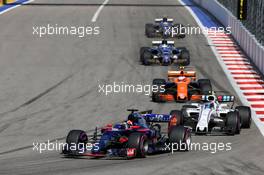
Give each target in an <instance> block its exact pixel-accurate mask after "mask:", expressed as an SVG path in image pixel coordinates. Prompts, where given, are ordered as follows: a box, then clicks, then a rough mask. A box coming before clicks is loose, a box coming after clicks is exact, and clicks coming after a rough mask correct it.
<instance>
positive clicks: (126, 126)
mask: <svg viewBox="0 0 264 175" xmlns="http://www.w3.org/2000/svg"><path fill="white" fill-rule="evenodd" d="M128 111H130V112H131V113H130V114H129V115H128V117H127V120H125V121H123V122H120V123H116V124H114V125H111V124H108V125H106V126H105V127H102V128H101V129H100V130H101V131H100V133H98V129H97V128H96V129H95V132H94V134H93V135H87V134H86V132H85V131H82V130H71V131H70V132H69V133H68V136H67V138H66V145H65V146H64V148H63V152H62V153H63V154H64V155H66V156H91V157H94V158H101V157H124V158H134V157H146V155H148V154H154V153H159V152H164V151H165V152H168V151H171V150H170V149H174V150H184V151H188V149H189V146H190V144H191V130H190V129H189V128H187V127H184V126H183V125H181V124H182V122H183V119H182V116H181V114H180V113H178V112H177V111H172V112H171V114H153V113H152V110H149V111H143V112H137V111H138V110H136V109H128ZM159 123H168V124H167V126H168V128H167V129H165V130H166V131H163V130H162V129H161V125H160V124H159ZM170 146H172V147H170ZM168 148H169V149H168Z"/></svg>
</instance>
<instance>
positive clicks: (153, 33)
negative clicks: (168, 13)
mask: <svg viewBox="0 0 264 175" xmlns="http://www.w3.org/2000/svg"><path fill="white" fill-rule="evenodd" d="M145 34H146V36H147V37H148V38H155V37H162V38H169V37H171V38H174V37H175V38H185V33H184V31H183V25H182V24H174V23H173V19H171V18H167V17H163V18H157V19H155V24H151V23H147V24H146V25H145Z"/></svg>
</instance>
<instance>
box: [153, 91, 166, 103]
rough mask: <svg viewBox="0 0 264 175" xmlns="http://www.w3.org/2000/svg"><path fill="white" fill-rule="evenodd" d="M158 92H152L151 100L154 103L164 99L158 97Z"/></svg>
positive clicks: (161, 101) (162, 101)
mask: <svg viewBox="0 0 264 175" xmlns="http://www.w3.org/2000/svg"><path fill="white" fill-rule="evenodd" d="M160 94H162V93H160V92H153V93H152V97H151V98H152V101H153V102H156V103H164V102H165V101H164V100H163V99H162V98H161V97H160Z"/></svg>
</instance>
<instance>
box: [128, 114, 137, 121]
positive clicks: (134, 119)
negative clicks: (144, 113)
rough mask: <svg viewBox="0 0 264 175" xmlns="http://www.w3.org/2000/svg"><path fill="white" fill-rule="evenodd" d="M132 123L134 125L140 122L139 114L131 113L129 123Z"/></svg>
mask: <svg viewBox="0 0 264 175" xmlns="http://www.w3.org/2000/svg"><path fill="white" fill-rule="evenodd" d="M129 120H130V121H131V122H132V123H134V122H137V121H138V114H137V113H131V114H129V115H128V117H127V121H129Z"/></svg>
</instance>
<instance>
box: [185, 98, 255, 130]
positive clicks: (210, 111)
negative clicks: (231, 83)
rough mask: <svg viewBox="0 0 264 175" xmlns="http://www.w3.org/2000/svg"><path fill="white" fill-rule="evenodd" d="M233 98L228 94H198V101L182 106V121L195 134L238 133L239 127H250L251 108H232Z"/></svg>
mask: <svg viewBox="0 0 264 175" xmlns="http://www.w3.org/2000/svg"><path fill="white" fill-rule="evenodd" d="M234 99H235V97H234V96H230V95H219V96H216V95H214V94H213V95H203V96H200V100H201V101H200V102H199V103H190V104H188V105H184V106H183V107H182V110H181V111H182V115H183V123H184V125H185V126H190V127H191V128H192V131H193V132H195V133H196V134H219V133H221V134H227V135H234V134H239V133H240V129H241V128H250V125H251V110H250V108H249V107H247V106H237V107H236V108H233V106H234ZM227 102H232V105H231V106H229V105H228V104H227Z"/></svg>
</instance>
